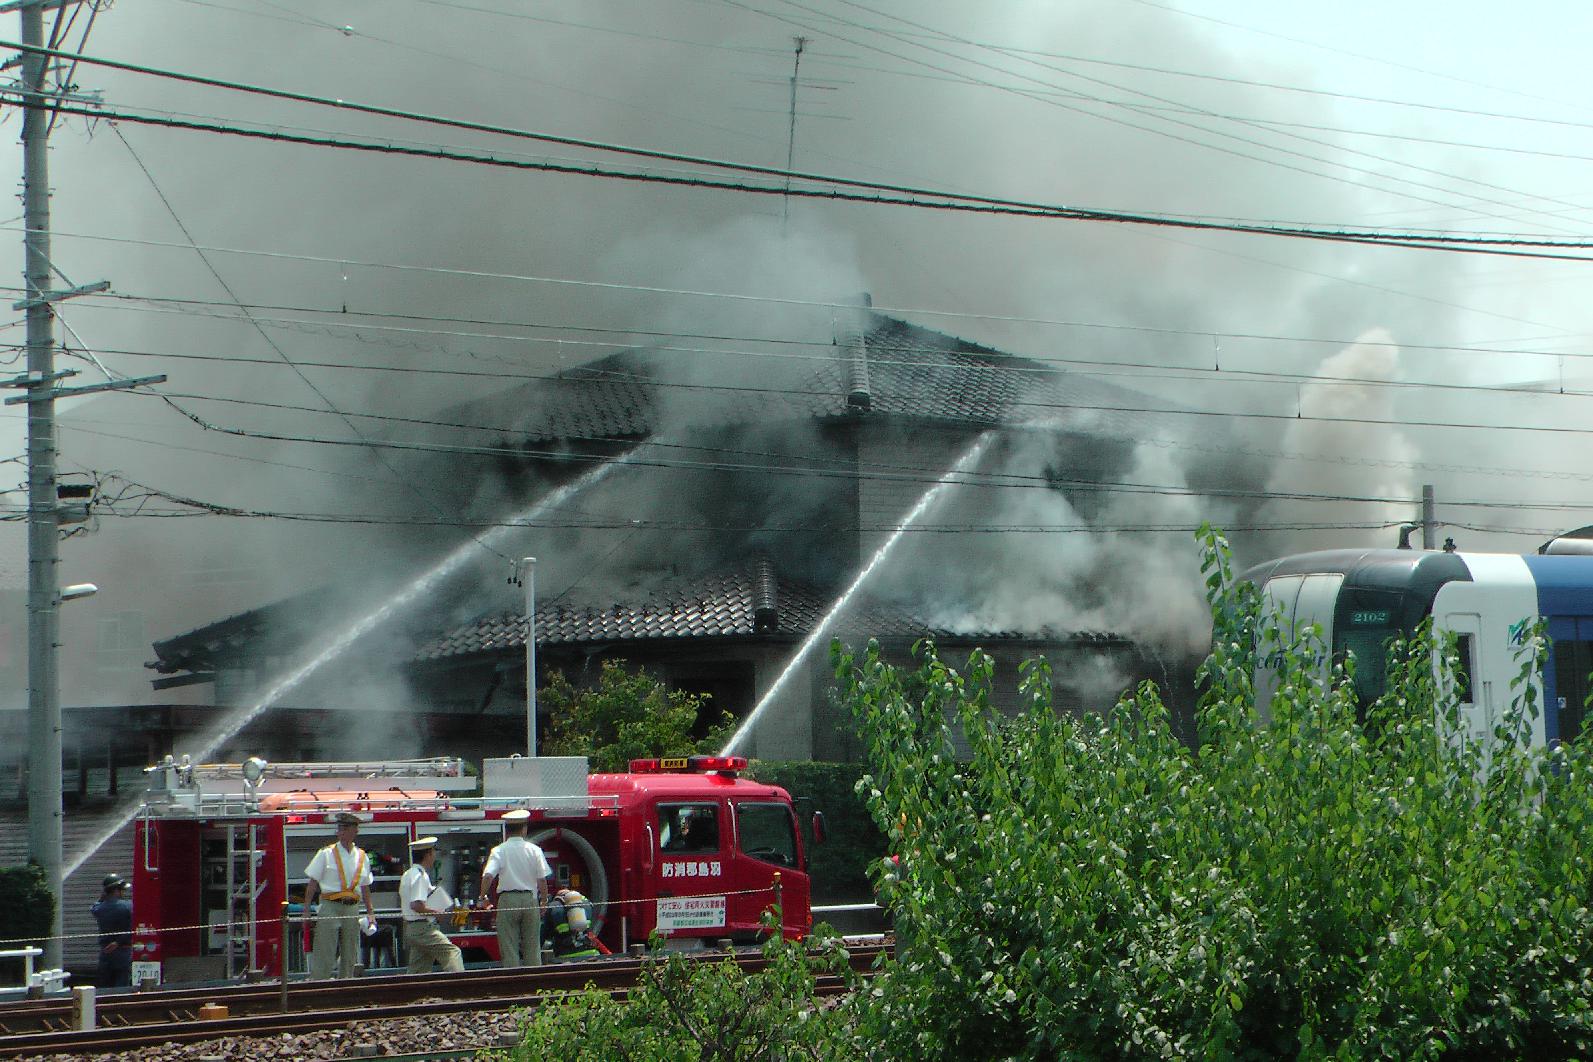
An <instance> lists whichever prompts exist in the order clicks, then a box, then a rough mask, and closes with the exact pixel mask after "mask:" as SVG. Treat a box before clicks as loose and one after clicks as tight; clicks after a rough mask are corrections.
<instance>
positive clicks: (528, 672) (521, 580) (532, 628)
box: [509, 557, 537, 759]
mask: <svg viewBox="0 0 1593 1062" xmlns="http://www.w3.org/2000/svg"><path fill="white" fill-rule="evenodd" d="M509 581H510V582H511V583H518V584H519V585H520V586H522V587H524V588H525V754H526V755H527V756H529V757H531V758H532V759H536V755H537V559H536V558H535V557H524V558H522V559H521V560H520V563H519V564H517V565H515V567H514V575H513V577H512V578H510V580H509Z"/></svg>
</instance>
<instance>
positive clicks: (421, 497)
mask: <svg viewBox="0 0 1593 1062" xmlns="http://www.w3.org/2000/svg"><path fill="white" fill-rule="evenodd" d="M110 127H111V131H112V132H113V133H115V134H116V137H117V139H118V140H120V141H121V143H122V146H123V147H125V148H126V149H127V153H128V154H129V155H130V156H132V158H133V161H134V162H135V163H137V165H138V168H139V170H140V172H142V173H143V174H144V177H145V178H146V179H147V180H148V181H149V185H150V187H151V188H153V189H154V191H155V195H156V196H157V197H158V198H159V199H160V202H161V205H162V206H164V207H165V208H166V213H167V214H168V215H169V216H170V217H171V219H172V221H173V222H174V223H175V224H176V225H177V228H178V230H179V231H180V232H181V233H182V234H183V238H184V239H185V240H187V241H188V244H189V246H190V247H192V248H193V250H194V253H195V254H197V255H198V256H199V260H200V261H201V262H202V263H204V266H205V269H206V270H207V271H208V272H209V273H210V275H211V276H212V277H213V278H214V279H215V281H216V283H217V284H219V285H220V286H221V290H222V291H224V292H226V294H227V297H228V298H229V299H231V300H232V301H233V303H234V304H235V305H237V306H238V308H239V312H240V313H242V314H243V317H244V319H245V320H252V318H251V315H250V311H249V310H247V309H245V308H244V307H243V305H242V303H243V300H242V298H240V297H239V295H238V293H237V292H236V291H235V290H233V287H232V285H231V284H229V283H228V282H227V280H226V278H225V277H223V276H222V275H221V271H220V270H219V269H217V268H216V265H215V263H214V262H212V261H211V260H210V257H209V256H208V255H207V254H206V253H205V252H204V251H202V250H200V249H199V246H198V241H197V240H195V239H194V236H193V233H192V232H190V231H189V229H188V226H187V225H186V224H185V223H184V222H183V219H182V217H181V216H180V215H179V214H178V213H177V208H176V207H175V206H173V205H172V202H171V200H170V199H169V198H168V197H167V195H166V193H165V191H164V190H163V189H162V188H161V187H160V183H159V182H158V181H156V180H155V175H154V174H153V173H151V172H150V170H149V167H148V166H146V165H145V164H144V160H143V159H142V158H141V157H140V156H139V154H138V152H137V151H135V150H134V149H133V145H132V144H130V143H129V142H128V140H127V138H126V137H125V136H123V135H122V131H121V129H119V128H118V127H117V125H116V123H115V122H114V121H113V122H111V123H110ZM254 328H255V331H256V332H257V333H258V334H259V336H260V338H261V339H263V340H265V343H266V346H268V347H270V348H271V350H272V351H274V352H275V353H276V355H277V357H278V358H279V359H280V360H281V362H282V363H283V364H285V365H286V366H288V367H289V368H291V369H292V370H293V373H294V375H295V376H297V377H298V378H299V380H300V381H301V382H302V383H303V384H304V386H305V387H307V388H309V390H310V392H311V393H312V394H314V395H315V397H316V398H317V399H319V400H320V401H321V403H322V404H323V405H324V406H325V407H326V409H327V411H328V412H330V413H332V414H334V415H336V416H337V417H338V418H339V419H341V420H342V421H343V423H344V424H345V425H346V426H347V427H348V429H349V431H351V432H353V433H354V435H355V437H356V438H359V439H361V440H362V441H363V440H364V436H363V435H362V433H361V432H360V429H359V426H358V425H357V424H356V423H355V422H354V420H353V418H350V417H348V416H345V415H344V414H343V413H342V411H340V410H339V409H338V407H337V403H335V402H333V401H332V398H331V396H330V395H328V394H327V393H326V392H325V391H324V390H322V389H321V388H320V387H319V386H317V385H316V383H315V381H313V380H311V379H310V378H309V376H308V375H307V374H306V373H305V372H304V370H303V369H301V368H299V367H298V366H297V365H296V364H294V361H293V359H292V358H291V357H289V356H288V352H287V351H285V350H283V349H282V347H281V345H280V344H278V343H277V342H276V340H274V339H272V338H271V336H270V334H269V333H268V332H267V331H266V330H265V329H264V328H263V327H261V326H260V325H259V324H258V323H256V324H255V325H254ZM370 453H371V455H372V456H373V457H374V458H376V461H377V463H378V464H380V465H382V466H383V467H384V468H385V469H386V470H387V472H388V474H389V475H390V476H391V477H392V478H393V480H394V481H395V482H396V483H397V484H398V485H399V487H400V488H401V489H403V490H405V491H407V492H408V493H409V494H410V495H411V496H413V497H414V498H415V499H416V500H418V501H419V502H420V503H421V504H422V505H425V506H426V507H428V508H430V509H432V510H433V511H434V512H436V513H438V514H439V515H441V514H442V512H443V510H442V508H441V507H440V506H439V505H438V504H437V502H436V501H435V500H434V499H432V498H431V497H429V496H428V495H427V494H426V493H425V492H424V491H422V490H421V489H420V488H419V487H418V486H416V485H415V483H414V482H413V481H412V480H410V479H409V478H408V477H406V476H403V475H401V474H400V473H399V471H398V469H396V468H394V467H393V466H392V465H391V464H390V463H389V462H388V461H387V459H386V456H385V455H384V454H382V453H381V452H380V451H379V450H371V451H370ZM476 544H477V545H479V546H480V547H481V548H482V549H484V550H486V551H487V552H489V553H492V554H493V555H495V556H497V557H499V558H500V559H502V560H508V559H509V557H508V555H507V554H505V553H502V552H500V551H499V550H497V549H495V548H494V547H493V546H492V545H490V544H489V543H487V542H486V541H484V540H483V539H481V538H477V539H476Z"/></svg>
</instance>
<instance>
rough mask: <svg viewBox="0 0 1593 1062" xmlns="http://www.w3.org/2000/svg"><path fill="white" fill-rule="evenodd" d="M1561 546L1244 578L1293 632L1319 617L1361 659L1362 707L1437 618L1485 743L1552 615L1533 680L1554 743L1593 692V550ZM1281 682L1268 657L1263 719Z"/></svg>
mask: <svg viewBox="0 0 1593 1062" xmlns="http://www.w3.org/2000/svg"><path fill="white" fill-rule="evenodd" d="M1557 541H1559V540H1557ZM1553 546H1554V543H1549V544H1548V545H1547V546H1546V547H1545V549H1546V550H1550V551H1549V552H1546V553H1541V554H1536V555H1534V554H1528V555H1517V554H1498V553H1439V552H1431V551H1425V550H1411V549H1361V550H1325V551H1321V552H1316V553H1301V554H1296V555H1293V556H1289V557H1282V558H1279V559H1277V560H1273V561H1268V562H1267V563H1265V564H1259V565H1256V566H1255V567H1254V568H1251V569H1250V570H1248V571H1247V572H1245V573H1244V574H1243V576H1242V578H1244V579H1246V580H1248V581H1250V582H1253V583H1255V584H1257V585H1258V586H1259V587H1261V590H1262V594H1263V599H1264V601H1265V602H1266V604H1267V606H1268V607H1270V608H1275V609H1277V611H1278V613H1279V615H1280V616H1281V618H1282V620H1283V621H1284V622H1285V623H1286V624H1288V625H1289V627H1290V628H1292V629H1300V628H1301V627H1303V626H1304V625H1306V624H1311V623H1315V624H1318V625H1319V626H1320V627H1321V629H1322V633H1323V637H1324V640H1325V642H1326V644H1327V645H1328V646H1330V647H1331V649H1332V651H1333V653H1334V655H1335V657H1336V658H1340V659H1342V658H1343V656H1344V655H1346V654H1348V653H1353V654H1354V655H1355V660H1356V668H1357V670H1356V675H1355V684H1356V692H1357V694H1358V695H1359V697H1360V699H1361V701H1362V702H1363V703H1368V704H1369V703H1370V702H1371V701H1373V700H1375V699H1376V698H1377V697H1378V696H1379V695H1380V694H1381V693H1382V692H1383V686H1384V681H1385V674H1384V672H1385V665H1386V656H1387V654H1386V649H1387V645H1388V643H1389V641H1390V640H1391V639H1392V638H1394V637H1396V636H1398V635H1402V634H1409V633H1410V632H1412V631H1414V630H1415V629H1416V627H1417V626H1418V625H1419V624H1420V623H1421V622H1422V620H1424V619H1426V618H1427V617H1428V616H1431V617H1432V618H1433V625H1434V627H1435V628H1436V629H1438V630H1441V631H1451V632H1453V633H1454V634H1455V635H1456V637H1457V644H1458V649H1459V653H1460V666H1459V669H1458V673H1457V675H1456V676H1455V680H1454V689H1453V692H1454V693H1455V695H1456V696H1457V697H1458V699H1459V701H1460V710H1461V716H1462V720H1463V724H1464V726H1465V727H1466V729H1468V730H1469V731H1471V732H1472V733H1473V734H1475V735H1476V736H1478V737H1479V738H1481V737H1484V736H1486V735H1488V734H1491V733H1492V731H1493V728H1494V727H1495V725H1497V723H1499V722H1501V721H1502V718H1503V713H1504V712H1505V711H1506V710H1507V709H1508V708H1509V706H1510V703H1511V699H1512V692H1511V682H1512V681H1513V680H1514V679H1515V678H1516V677H1517V676H1518V675H1519V674H1520V670H1521V661H1520V658H1519V650H1520V647H1521V644H1522V641H1523V639H1524V638H1525V636H1526V634H1527V632H1528V631H1530V630H1531V629H1532V628H1533V626H1534V625H1535V624H1536V623H1537V622H1538V621H1539V620H1540V619H1543V620H1547V621H1548V633H1549V637H1550V639H1551V642H1552V646H1551V649H1550V652H1549V654H1548V658H1547V660H1546V661H1545V664H1544V667H1543V668H1542V670H1541V672H1539V673H1538V674H1536V675H1534V676H1532V682H1533V683H1534V686H1535V689H1536V692H1537V694H1538V703H1539V704H1541V705H1542V706H1543V710H1542V711H1541V712H1540V713H1539V714H1538V718H1537V719H1536V720H1534V722H1533V732H1532V740H1533V743H1534V744H1538V745H1546V744H1548V745H1552V744H1553V743H1555V742H1560V741H1570V740H1571V739H1573V738H1575V737H1576V736H1577V735H1578V734H1579V733H1581V731H1582V728H1583V726H1584V724H1585V720H1586V715H1587V702H1588V697H1589V693H1590V690H1593V686H1590V678H1589V676H1590V675H1593V555H1568V554H1565V553H1559V552H1555V551H1553V550H1552V549H1551V547H1553ZM1276 682H1277V672H1276V661H1267V660H1263V661H1261V662H1260V663H1259V664H1258V666H1257V673H1256V700H1257V707H1258V710H1259V711H1260V712H1261V714H1262V715H1263V717H1265V716H1266V715H1267V714H1268V705H1269V703H1270V700H1271V695H1272V691H1273V690H1274V689H1275V688H1276Z"/></svg>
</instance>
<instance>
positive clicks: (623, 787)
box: [133, 756, 822, 984]
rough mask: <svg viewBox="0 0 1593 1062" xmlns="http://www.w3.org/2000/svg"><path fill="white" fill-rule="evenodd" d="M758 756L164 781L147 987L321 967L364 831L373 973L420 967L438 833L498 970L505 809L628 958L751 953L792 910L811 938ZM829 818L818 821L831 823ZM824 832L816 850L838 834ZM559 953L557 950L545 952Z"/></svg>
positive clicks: (216, 775) (787, 836)
mask: <svg viewBox="0 0 1593 1062" xmlns="http://www.w3.org/2000/svg"><path fill="white" fill-rule="evenodd" d="M745 768H746V760H745V759H743V758H741V757H704V756H693V757H689V758H688V757H683V758H678V759H661V760H637V761H633V762H632V763H631V770H630V772H628V773H624V774H590V775H589V774H588V773H587V769H586V761H585V760H584V759H582V758H579V757H540V758H522V757H511V758H508V759H501V760H488V761H487V762H486V764H485V769H484V771H483V775H482V779H481V786H482V789H481V793H482V795H480V796H476V795H475V791H476V785H477V779H475V778H474V777H471V776H469V775H467V773H466V771H465V769H464V765H463V763H462V762H461V761H460V760H458V759H450V758H438V759H430V760H401V761H383V762H374V763H372V762H366V763H291V764H268V763H265V762H264V761H262V760H258V759H251V760H249V761H246V762H245V763H242V764H190V763H187V762H185V761H173V760H172V759H171V758H170V757H168V758H167V760H166V761H165V762H163V763H161V764H158V765H156V766H155V767H151V768H149V769H148V773H149V774H150V775H151V776H152V780H151V785H150V790H149V793H148V794H147V796H146V799H145V802H144V805H143V807H142V808H141V809H140V812H139V815H138V819H137V822H136V829H135V833H134V846H135V850H134V853H133V929H134V933H133V958H134V967H133V978H134V983H135V984H136V983H139V982H140V981H144V980H156V981H168V982H178V981H212V980H230V979H234V978H238V977H242V976H245V975H247V974H249V973H250V972H256V973H257V974H261V975H267V976H275V975H278V974H279V973H281V971H282V970H283V968H284V965H285V966H286V969H287V970H288V972H289V973H290V974H292V973H297V972H302V971H303V970H305V969H306V968H307V963H306V955H305V950H306V945H307V943H308V942H307V941H306V940H305V937H306V936H307V934H304V933H302V932H301V929H302V925H303V915H304V911H303V906H302V905H303V900H304V890H305V884H306V879H305V876H304V871H305V868H306V866H307V865H308V864H309V862H310V859H311V857H312V856H313V855H314V854H315V852H316V851H317V850H318V849H320V848H322V847H325V846H326V845H328V844H331V843H332V842H333V839H334V836H335V833H336V825H335V822H336V817H337V815H338V814H340V813H343V812H353V813H354V814H357V815H359V816H360V817H361V819H362V820H363V824H362V826H361V828H360V835H359V842H358V843H359V845H360V847H361V848H363V849H364V850H365V851H366V853H367V854H368V856H369V859H370V867H371V871H372V874H373V878H374V881H373V884H372V889H371V892H372V901H373V904H374V906H375V908H376V912H377V924H378V929H377V932H376V933H375V934H373V935H370V936H367V937H364V938H362V940H363V944H362V959H363V961H364V965H365V966H366V967H367V968H382V967H399V966H402V964H403V956H402V954H401V950H402V936H403V935H402V932H401V928H402V927H401V925H400V918H401V914H400V911H399V902H398V881H399V878H400V877H401V876H402V874H403V872H404V870H405V869H406V868H407V865H408V864H407V852H408V845H409V842H410V841H412V840H414V839H416V838H418V837H423V836H433V835H434V836H436V837H438V838H439V839H440V843H439V845H438V860H437V863H436V865H435V866H434V867H433V873H432V877H433V880H434V882H435V883H437V884H439V885H441V886H442V887H443V889H444V890H446V892H447V893H448V895H449V896H450V897H452V898H453V901H454V906H453V908H452V909H451V911H450V913H449V915H448V916H447V917H445V918H442V919H439V922H440V924H441V925H442V928H443V930H444V932H445V933H447V934H448V935H449V936H450V938H451V939H453V940H454V942H455V943H456V944H458V945H459V946H460V948H461V949H462V950H463V951H464V953H465V959H466V961H467V962H470V961H478V962H480V961H495V960H497V959H498V957H499V956H498V943H497V935H496V932H495V927H494V925H493V914H492V910H491V908H490V906H489V905H487V904H484V903H483V900H484V899H492V898H491V897H487V898H483V897H481V896H479V895H477V893H478V891H479V887H480V879H481V872H482V868H483V867H484V866H485V864H486V861H487V856H488V853H489V852H490V851H491V849H492V847H493V846H494V845H496V844H498V843H499V842H500V841H502V840H503V838H504V824H503V822H502V821H501V819H502V817H503V815H504V813H505V812H508V811H512V810H516V809H519V808H525V809H527V810H529V811H530V812H531V824H530V826H531V828H530V837H531V840H533V841H534V842H536V843H537V844H538V845H540V846H541V847H542V849H543V851H544V853H545V854H546V855H547V858H548V862H549V864H550V866H551V867H552V870H553V875H554V878H553V880H554V884H555V887H557V886H559V885H569V886H571V887H573V888H576V889H578V890H580V891H581V892H583V893H585V894H586V896H587V897H588V898H589V899H590V900H591V901H592V903H593V913H594V916H595V919H596V921H597V927H598V936H599V939H600V940H601V941H602V942H603V944H604V946H605V947H606V948H607V949H608V950H611V951H623V950H624V949H625V948H626V947H628V946H629V945H630V944H632V943H640V942H643V941H645V940H647V939H648V937H649V936H650V935H652V934H653V933H655V932H656V933H658V934H660V935H662V936H663V937H664V938H665V941H666V945H667V946H670V947H687V948H690V947H700V946H702V945H703V944H705V943H706V942H708V941H711V940H716V939H719V938H724V937H729V938H732V939H736V940H742V941H747V940H752V939H755V938H757V937H758V936H759V934H760V933H761V932H762V931H763V928H762V921H761V920H762V917H763V914H764V912H765V911H767V910H768V909H769V908H770V907H771V906H772V905H774V904H775V903H778V904H779V906H780V908H781V911H782V917H781V924H782V931H783V932H784V934H785V935H786V936H788V937H793V938H797V937H801V936H803V935H805V934H806V933H807V932H808V930H809V929H810V928H811V924H812V919H811V912H810V896H811V890H810V879H809V876H808V873H807V860H806V855H805V853H804V851H803V848H802V840H801V834H800V831H799V830H798V829H797V824H796V818H795V814H794V811H793V807H792V802H791V798H790V796H789V794H787V793H786V792H785V790H783V789H780V788H779V787H777V786H771V785H764V784H762V783H759V782H755V781H752V780H750V779H747V778H742V777H740V772H741V771H743V770H745ZM816 818H817V817H816ZM821 835H822V834H821V828H820V827H819V826H818V824H817V823H815V836H816V837H817V836H821ZM544 943H546V941H545V942H544Z"/></svg>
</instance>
